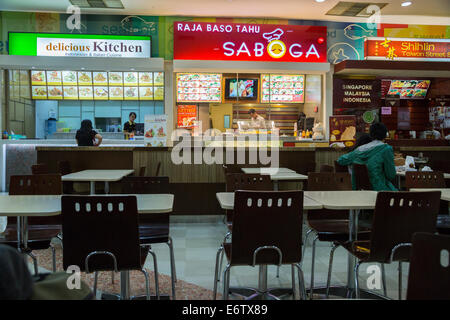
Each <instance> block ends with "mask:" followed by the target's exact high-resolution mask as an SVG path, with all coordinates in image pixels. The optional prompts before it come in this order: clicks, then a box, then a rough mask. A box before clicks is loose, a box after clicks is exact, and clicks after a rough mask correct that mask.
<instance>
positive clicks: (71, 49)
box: [9, 32, 151, 58]
mask: <svg viewBox="0 0 450 320" xmlns="http://www.w3.org/2000/svg"><path fill="white" fill-rule="evenodd" d="M150 43H151V41H150V37H149V36H112V35H90V34H61V33H19V32H10V33H9V54H10V55H22V56H47V57H98V58H150V52H151V51H150Z"/></svg>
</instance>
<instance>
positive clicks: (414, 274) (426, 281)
mask: <svg viewBox="0 0 450 320" xmlns="http://www.w3.org/2000/svg"><path fill="white" fill-rule="evenodd" d="M449 252H450V236H443V235H435V234H430V233H416V234H414V236H413V240H412V249H411V259H410V264H409V275H408V290H407V293H406V299H407V300H450V265H449V255H450V254H449Z"/></svg>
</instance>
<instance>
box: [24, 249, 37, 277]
mask: <svg viewBox="0 0 450 320" xmlns="http://www.w3.org/2000/svg"><path fill="white" fill-rule="evenodd" d="M26 255H27V256H29V257H30V258H31V259H32V260H33V266H34V275H36V276H37V275H38V273H39V271H38V262H37V259H36V257H35V256H34V254H32V253H31V252H27V253H26Z"/></svg>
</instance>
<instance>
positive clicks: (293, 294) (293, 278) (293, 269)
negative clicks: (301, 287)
mask: <svg viewBox="0 0 450 320" xmlns="http://www.w3.org/2000/svg"><path fill="white" fill-rule="evenodd" d="M291 277H292V297H293V298H294V300H296V299H295V298H296V294H295V293H296V292H295V265H293V264H292V265H291Z"/></svg>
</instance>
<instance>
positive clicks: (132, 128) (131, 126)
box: [123, 112, 137, 133]
mask: <svg viewBox="0 0 450 320" xmlns="http://www.w3.org/2000/svg"><path fill="white" fill-rule="evenodd" d="M136 117H137V116H136V113H135V112H130V115H129V116H128V119H129V120H128V121H127V122H125V124H124V125H123V132H128V133H132V132H133V133H136V123H135V122H134V120H136Z"/></svg>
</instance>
